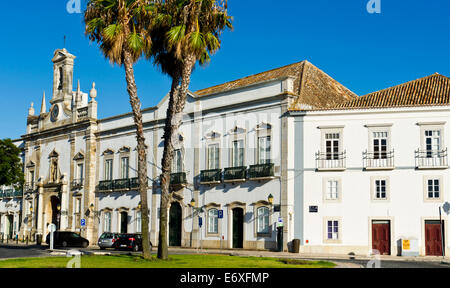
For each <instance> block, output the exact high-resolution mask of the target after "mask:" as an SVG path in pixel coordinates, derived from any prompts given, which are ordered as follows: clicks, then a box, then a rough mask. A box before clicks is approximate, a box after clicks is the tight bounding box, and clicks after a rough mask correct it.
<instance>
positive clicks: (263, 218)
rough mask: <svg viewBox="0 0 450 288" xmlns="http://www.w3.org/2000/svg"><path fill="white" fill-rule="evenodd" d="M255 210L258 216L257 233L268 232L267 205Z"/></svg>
mask: <svg viewBox="0 0 450 288" xmlns="http://www.w3.org/2000/svg"><path fill="white" fill-rule="evenodd" d="M256 211H257V217H258V231H257V232H258V233H262V234H263V233H264V234H267V233H269V218H270V213H269V211H270V210H269V208H267V207H259V208H258V210H256Z"/></svg>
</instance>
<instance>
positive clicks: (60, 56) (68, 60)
mask: <svg viewBox="0 0 450 288" xmlns="http://www.w3.org/2000/svg"><path fill="white" fill-rule="evenodd" d="M75 58H76V57H75V56H74V55H72V54H70V53H69V52H67V50H66V49H65V48H64V49H58V50H56V51H55V53H54V55H53V59H52V62H53V97H52V99H51V100H50V103H51V104H52V106H53V105H55V104H57V103H61V102H62V103H63V104H64V107H60V108H70V105H71V101H72V88H73V65H74V60H75Z"/></svg>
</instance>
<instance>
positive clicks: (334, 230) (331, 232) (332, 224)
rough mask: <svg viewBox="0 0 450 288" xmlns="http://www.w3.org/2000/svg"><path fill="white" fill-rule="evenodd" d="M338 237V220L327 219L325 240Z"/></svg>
mask: <svg viewBox="0 0 450 288" xmlns="http://www.w3.org/2000/svg"><path fill="white" fill-rule="evenodd" d="M338 239H339V221H338V220H328V221H327V240H338Z"/></svg>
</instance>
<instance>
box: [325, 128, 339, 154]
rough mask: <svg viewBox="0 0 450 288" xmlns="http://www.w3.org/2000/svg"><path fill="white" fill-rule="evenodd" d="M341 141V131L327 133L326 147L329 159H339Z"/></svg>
mask: <svg viewBox="0 0 450 288" xmlns="http://www.w3.org/2000/svg"><path fill="white" fill-rule="evenodd" d="M339 141H340V133H338V132H336V133H326V134H325V149H326V159H327V160H338V159H339V151H340V148H339Z"/></svg>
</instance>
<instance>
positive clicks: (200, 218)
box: [198, 217, 203, 227]
mask: <svg viewBox="0 0 450 288" xmlns="http://www.w3.org/2000/svg"><path fill="white" fill-rule="evenodd" d="M198 226H200V227H202V226H203V219H202V217H199V218H198Z"/></svg>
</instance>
